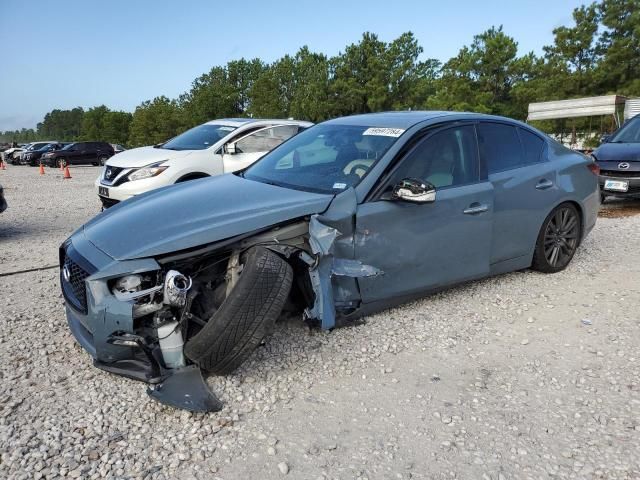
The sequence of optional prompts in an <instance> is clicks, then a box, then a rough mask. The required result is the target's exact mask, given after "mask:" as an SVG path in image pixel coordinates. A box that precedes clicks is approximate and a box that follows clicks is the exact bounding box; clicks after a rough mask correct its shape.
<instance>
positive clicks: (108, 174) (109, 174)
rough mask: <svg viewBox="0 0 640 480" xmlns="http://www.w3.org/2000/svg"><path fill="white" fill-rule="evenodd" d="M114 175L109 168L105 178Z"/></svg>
mask: <svg viewBox="0 0 640 480" xmlns="http://www.w3.org/2000/svg"><path fill="white" fill-rule="evenodd" d="M112 173H113V172H112V171H111V169H110V168H107V171H106V172H105V175H104V176H105V177H107V178H111V174H112Z"/></svg>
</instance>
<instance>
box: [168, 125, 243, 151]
mask: <svg viewBox="0 0 640 480" xmlns="http://www.w3.org/2000/svg"><path fill="white" fill-rule="evenodd" d="M233 130H235V127H232V126H230V125H200V126H198V127H195V128H192V129H191V130H187V131H186V132H184V133H182V134H180V135H178V136H177V137H175V138H172V139H171V140H169V141H168V142H167V143H165V144H163V145H159V146H158V148H166V149H168V150H204V149H205V148H209V147H210V146H211V145H213V144H214V143H216V142H218V140H220V139H222V138H224V137H226V136H227V135H229V132H232V131H233Z"/></svg>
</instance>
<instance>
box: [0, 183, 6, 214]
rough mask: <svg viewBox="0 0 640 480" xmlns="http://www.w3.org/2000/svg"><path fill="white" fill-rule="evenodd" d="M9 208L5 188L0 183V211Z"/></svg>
mask: <svg viewBox="0 0 640 480" xmlns="http://www.w3.org/2000/svg"><path fill="white" fill-rule="evenodd" d="M6 209H7V201H6V200H5V199H4V189H3V188H2V185H0V213H2V212H4V211H5V210H6Z"/></svg>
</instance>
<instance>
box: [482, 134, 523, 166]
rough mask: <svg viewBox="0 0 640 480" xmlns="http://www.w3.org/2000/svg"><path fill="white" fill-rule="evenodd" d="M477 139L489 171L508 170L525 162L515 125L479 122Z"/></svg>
mask: <svg viewBox="0 0 640 480" xmlns="http://www.w3.org/2000/svg"><path fill="white" fill-rule="evenodd" d="M478 141H479V143H480V152H481V153H482V158H483V160H484V162H485V163H486V165H487V170H488V172H489V173H495V172H502V171H504V170H510V169H512V168H517V167H520V166H522V165H524V163H525V161H524V158H523V157H522V147H521V146H520V139H519V138H518V132H517V131H516V128H515V127H512V126H509V125H504V124H500V123H480V124H479V125H478Z"/></svg>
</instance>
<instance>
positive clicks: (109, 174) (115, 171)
mask: <svg viewBox="0 0 640 480" xmlns="http://www.w3.org/2000/svg"><path fill="white" fill-rule="evenodd" d="M122 170H124V168H119V167H111V166H107V167H105V169H104V175H103V176H102V179H103V180H104V181H105V182H108V183H113V181H114V180H115V179H116V177H117V176H118V175H120V172H122Z"/></svg>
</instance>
